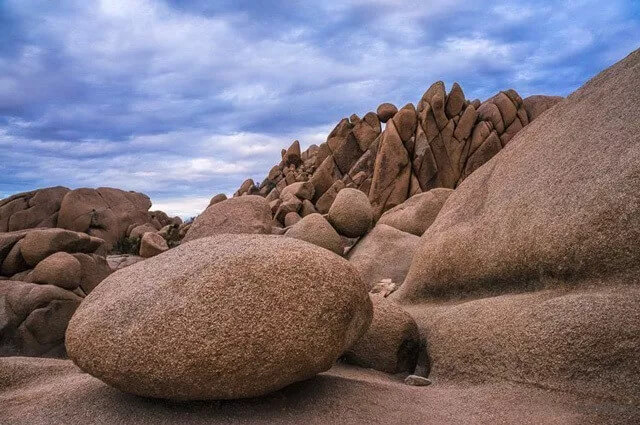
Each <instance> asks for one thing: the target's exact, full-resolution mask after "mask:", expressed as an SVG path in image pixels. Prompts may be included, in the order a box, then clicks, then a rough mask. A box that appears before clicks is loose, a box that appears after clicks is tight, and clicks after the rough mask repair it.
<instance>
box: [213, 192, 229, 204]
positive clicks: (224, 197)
mask: <svg viewBox="0 0 640 425" xmlns="http://www.w3.org/2000/svg"><path fill="white" fill-rule="evenodd" d="M226 200H227V195H225V194H224V193H218V194H217V195H215V196H214V197H213V198H211V200H210V201H209V206H211V205H213V204H217V203H218V202H222V201H226Z"/></svg>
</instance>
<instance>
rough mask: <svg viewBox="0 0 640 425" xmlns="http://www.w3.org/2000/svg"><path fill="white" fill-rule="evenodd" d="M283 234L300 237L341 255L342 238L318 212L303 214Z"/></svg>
mask: <svg viewBox="0 0 640 425" xmlns="http://www.w3.org/2000/svg"><path fill="white" fill-rule="evenodd" d="M285 236H288V237H290V238H295V239H300V240H302V241H305V242H309V243H311V244H314V245H317V246H320V247H322V248H325V249H328V250H329V251H333V252H335V253H336V254H338V255H342V251H343V249H344V247H343V245H342V239H341V238H340V235H339V234H338V232H336V230H335V229H334V228H333V227H331V225H330V224H329V222H328V221H327V220H326V219H325V218H324V217H323V216H322V215H320V214H318V213H313V214H309V215H307V216H305V217H304V218H302V220H300V221H299V222H297V223H296V224H294V225H293V226H292V227H291V228H290V229H289V230H287V232H286V233H285Z"/></svg>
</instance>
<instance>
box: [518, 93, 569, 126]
mask: <svg viewBox="0 0 640 425" xmlns="http://www.w3.org/2000/svg"><path fill="white" fill-rule="evenodd" d="M563 100H564V98H563V97H562V96H544V95H533V96H529V97H527V98H525V99H524V101H523V103H524V109H525V110H526V111H527V117H529V121H533V120H534V119H536V118H538V117H539V116H540V114H542V113H543V112H545V111H546V110H547V109H549V108H551V107H552V106H554V105H555V104H556V103H558V102H561V101H563Z"/></svg>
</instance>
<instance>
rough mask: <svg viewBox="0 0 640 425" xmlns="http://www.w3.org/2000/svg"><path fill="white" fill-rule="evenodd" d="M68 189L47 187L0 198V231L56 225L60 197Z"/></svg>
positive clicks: (60, 201) (61, 197)
mask: <svg viewBox="0 0 640 425" xmlns="http://www.w3.org/2000/svg"><path fill="white" fill-rule="evenodd" d="M68 192H69V189H67V188H66V187H62V186H56V187H48V188H45V189H38V190H33V191H31V192H24V193H18V194H16V195H13V196H10V197H8V198H6V199H2V200H0V232H13V231H16V230H23V229H32V228H35V227H56V225H57V223H58V211H59V210H60V205H61V204H62V199H63V198H64V196H65V195H66V194H67V193H68Z"/></svg>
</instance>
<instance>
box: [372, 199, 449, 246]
mask: <svg viewBox="0 0 640 425" xmlns="http://www.w3.org/2000/svg"><path fill="white" fill-rule="evenodd" d="M452 193H453V190H452V189H444V188H441V189H431V190H430V191H428V192H424V193H419V194H417V195H413V196H412V197H411V198H409V199H407V200H406V201H404V202H403V203H402V204H400V205H398V206H396V207H393V208H391V209H390V210H388V211H387V212H386V213H384V214H383V215H382V217H380V220H378V224H386V225H388V226H391V227H394V228H396V229H398V230H402V231H403V232H407V233H411V234H414V235H416V236H422V234H423V233H424V232H425V231H426V230H427V229H428V228H429V226H431V224H432V223H433V222H434V220H435V219H436V217H437V216H438V213H439V212H440V209H441V208H442V206H443V205H444V203H445V201H446V200H447V198H449V195H451V194H452Z"/></svg>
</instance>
